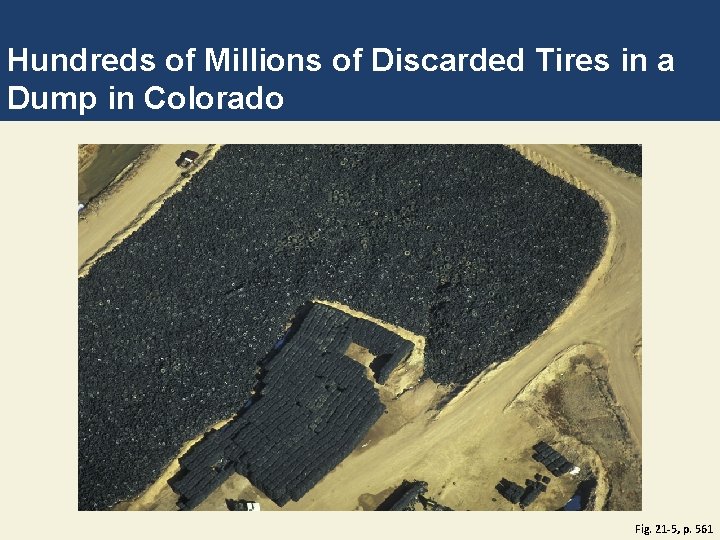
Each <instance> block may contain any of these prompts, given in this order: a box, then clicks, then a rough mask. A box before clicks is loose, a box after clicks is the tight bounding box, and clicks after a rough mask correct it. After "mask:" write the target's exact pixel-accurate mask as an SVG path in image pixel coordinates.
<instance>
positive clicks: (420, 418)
mask: <svg viewBox="0 0 720 540" xmlns="http://www.w3.org/2000/svg"><path fill="white" fill-rule="evenodd" d="M514 148H515V149H516V150H518V151H519V152H521V153H522V154H523V155H524V156H526V157H527V158H529V159H531V160H533V161H534V162H536V163H538V164H539V165H541V166H543V167H544V168H546V169H548V170H549V171H550V172H552V173H553V174H557V175H558V176H561V177H562V178H564V179H565V180H567V181H569V182H571V183H573V184H575V185H577V186H578V187H580V188H581V189H584V190H586V191H587V192H588V193H590V194H591V195H592V196H593V197H595V198H597V199H598V200H599V201H600V202H601V204H602V205H603V208H604V210H605V212H606V214H607V216H608V223H609V226H610V235H609V238H608V243H607V246H606V250H605V253H604V255H603V258H602V259H601V261H600V263H599V264H598V266H597V268H596V269H595V270H594V272H593V273H592V274H591V276H590V277H589V279H588V281H587V283H586V285H585V287H584V288H583V289H582V290H581V292H580V293H579V294H578V296H577V297H576V299H575V300H574V301H573V303H572V304H571V305H570V306H569V307H568V308H567V310H566V311H565V312H564V313H563V314H561V316H560V317H558V319H557V320H556V321H555V322H554V323H553V324H552V325H551V326H550V327H549V328H548V329H547V330H546V331H545V332H544V333H543V334H542V335H540V336H539V337H538V338H537V339H536V340H535V341H533V342H532V343H531V344H529V345H528V346H527V347H525V348H524V349H523V350H521V351H519V352H518V353H517V354H516V355H515V356H514V357H512V358H511V359H509V360H508V361H506V362H504V363H502V364H500V365H499V366H495V367H492V368H490V369H488V370H487V371H486V372H485V373H483V374H481V375H480V376H479V377H477V378H476V379H475V380H474V381H472V382H471V383H470V384H468V385H467V386H466V387H464V388H447V387H440V386H438V385H436V384H434V383H432V381H424V382H423V383H420V384H417V385H413V384H412V381H413V380H414V378H415V377H417V374H418V373H419V369H421V368H417V367H416V368H415V369H409V370H407V371H406V372H405V375H404V379H403V381H401V382H399V383H397V381H396V383H397V384H399V386H397V387H396V391H394V392H389V393H388V392H385V393H384V394H383V396H382V398H383V400H384V402H385V404H386V406H387V408H388V414H386V415H384V416H383V417H382V418H381V420H380V421H378V423H377V424H376V425H375V426H374V427H373V428H372V430H371V431H370V433H369V434H368V436H367V437H366V439H365V440H364V441H363V442H362V443H361V445H360V446H359V447H358V448H357V449H356V450H355V451H354V452H353V453H352V454H351V455H350V456H349V457H348V458H347V459H345V460H344V461H343V462H342V463H341V464H340V465H339V466H338V467H337V468H336V469H335V470H333V471H332V472H331V473H330V474H328V475H327V476H326V477H325V478H324V479H323V480H322V481H321V482H320V483H318V484H317V485H316V486H315V488H313V489H312V490H311V491H310V492H309V493H308V494H307V495H306V496H305V497H303V499H301V500H300V501H299V502H290V503H289V504H287V505H285V506H284V507H283V510H353V509H357V510H372V509H374V508H376V507H377V505H378V504H380V502H382V501H383V500H384V499H385V498H386V497H387V496H388V495H389V494H390V493H391V492H392V491H393V489H394V488H396V487H397V486H398V485H399V484H400V483H401V482H402V480H403V479H408V480H413V479H419V480H425V481H426V482H428V484H429V493H428V495H429V496H430V497H431V498H433V499H434V500H436V501H437V502H439V503H441V504H443V505H446V506H450V507H452V508H454V509H456V510H466V509H467V510H516V511H517V510H519V507H518V506H517V505H512V504H510V503H509V502H507V501H505V500H504V499H503V498H502V497H501V496H500V495H499V494H498V493H497V491H495V485H496V484H497V482H498V481H499V480H500V478H501V477H506V478H508V479H510V480H512V481H515V482H516V483H518V484H520V485H523V483H524V480H525V479H526V478H532V477H533V475H534V474H535V473H537V472H543V473H545V474H547V471H544V470H543V468H542V466H541V465H539V464H537V463H536V462H534V461H533V460H532V459H531V457H530V456H531V455H532V450H531V446H532V445H533V444H534V443H536V442H537V441H538V440H540V439H544V440H546V441H548V442H550V443H553V444H554V445H555V446H556V447H557V449H558V450H560V451H562V452H563V453H564V454H565V455H566V456H567V457H568V458H570V459H571V460H574V462H576V463H577V464H578V465H580V466H581V467H582V469H583V471H584V473H586V474H587V473H592V474H593V475H595V476H596V477H597V478H598V482H599V484H598V489H597V494H596V497H597V501H596V505H595V509H601V508H603V507H604V508H608V509H635V508H637V507H638V506H639V504H640V486H639V481H640V480H639V478H640V462H639V460H640V447H641V442H642V425H641V350H642V349H641V281H640V280H641V266H640V261H641V182H640V181H639V180H637V179H633V178H629V177H627V175H620V174H618V172H617V171H616V170H613V169H612V168H610V167H608V166H607V165H606V164H604V163H602V162H600V161H597V160H593V159H591V158H590V157H589V156H588V155H587V153H586V152H584V151H583V150H582V149H581V148H580V147H579V146H567V145H527V146H514ZM183 149H184V147H183ZM173 161H174V160H173ZM134 193H136V194H135V197H130V199H133V198H134V199H136V201H135V206H136V207H139V208H144V207H145V206H147V199H144V200H142V194H141V192H140V191H138V192H134ZM138 198H139V199H140V200H139V201H138V200H137V199H138ZM108 215H109V216H112V215H113V214H108ZM125 215H126V217H125V218H123V219H125V220H127V219H128V217H129V216H127V212H126V213H125ZM123 219H120V220H119V221H118V223H120V224H121V223H122V222H123ZM130 221H132V217H130ZM118 223H116V224H115V227H116V228H117V226H118ZM105 228H106V232H105V234H106V236H107V235H108V234H110V235H111V236H112V234H113V233H112V230H110V229H112V227H111V226H110V224H109V223H106V224H105ZM116 230H117V229H116ZM85 238H87V237H85ZM84 241H85V242H86V241H87V240H84V238H83V236H81V237H80V244H81V251H83V247H82V246H83V242H84ZM84 252H85V253H88V252H89V250H88V249H87V248H85V249H84ZM81 260H82V258H81ZM419 338H420V337H419V336H418V339H419ZM578 347H580V348H581V349H578ZM578 351H581V352H578ZM349 354H351V355H352V356H353V357H354V358H355V359H356V360H358V361H361V362H363V363H365V362H367V361H368V358H367V357H366V356H363V355H364V354H365V353H364V352H363V351H362V350H350V351H349ZM564 362H569V364H567V366H570V365H572V370H571V372H570V374H567V373H566V372H567V371H568V370H570V367H565V366H566V364H564ZM415 365H416V366H417V365H418V364H417V360H416V364H415ZM558 366H560V368H562V369H561V371H558ZM583 366H584V367H583ZM606 367H607V371H606ZM566 375H567V379H564V378H563V377H566ZM565 380H567V384H565V382H564V381H565ZM403 390H404V391H403ZM570 390H572V391H570ZM199 435H200V434H199ZM186 448H187V446H186ZM623 463H625V465H626V467H625V469H624V470H621V468H622V465H623ZM176 464H177V461H176V460H175V461H173V463H171V464H170V465H169V469H168V471H171V470H172V468H173V467H174V466H176ZM168 471H166V474H164V475H163V476H162V478H161V479H159V481H158V482H156V483H155V484H154V485H153V486H151V487H150V488H149V490H148V491H147V492H146V493H144V494H143V495H142V496H141V497H140V498H138V499H137V500H135V501H132V502H127V503H122V504H120V505H118V506H117V509H148V510H149V509H167V510H169V509H173V508H174V503H175V500H176V496H175V495H174V494H173V493H172V491H170V489H169V488H168V487H167V484H166V481H167V478H169V476H172V474H170V473H169V472H168ZM576 487H577V479H576V478H573V477H570V476H568V475H566V476H565V477H562V478H559V479H556V478H553V480H552V482H551V483H550V485H549V487H548V491H547V493H544V494H543V495H542V496H541V497H540V498H539V499H538V501H537V502H536V503H535V504H533V505H532V506H531V507H530V509H531V510H554V509H557V508H559V507H560V506H562V505H563V504H564V503H565V502H566V501H567V500H568V499H569V498H570V496H571V495H572V494H573V492H574V490H575V488H576ZM237 498H244V499H249V500H257V501H260V502H261V503H262V507H263V510H276V509H278V508H277V507H276V506H275V505H274V504H273V503H272V502H271V501H269V500H267V499H266V498H265V497H264V496H263V495H262V494H261V493H259V492H257V490H255V489H254V488H253V486H252V485H250V483H249V482H248V481H247V480H246V479H245V478H243V477H241V476H239V475H233V476H231V477H230V478H229V479H228V480H227V481H226V482H225V483H224V484H223V485H222V486H221V487H220V488H219V489H218V490H216V491H215V492H214V493H213V494H212V495H211V496H210V497H209V498H208V499H207V500H206V501H205V502H204V503H203V504H202V505H200V507H199V508H198V509H200V510H221V509H225V508H226V499H237Z"/></svg>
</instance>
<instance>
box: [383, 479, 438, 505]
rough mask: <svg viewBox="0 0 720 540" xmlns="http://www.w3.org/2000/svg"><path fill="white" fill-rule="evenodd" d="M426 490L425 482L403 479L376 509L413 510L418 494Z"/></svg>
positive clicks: (420, 494) (422, 493)
mask: <svg viewBox="0 0 720 540" xmlns="http://www.w3.org/2000/svg"><path fill="white" fill-rule="evenodd" d="M427 490H428V485H427V482H423V481H422V480H413V481H412V482H410V481H408V480H403V482H402V484H400V486H399V487H398V488H397V489H396V490H395V491H393V492H392V493H391V494H390V496H389V497H388V498H387V499H385V501H384V502H383V503H382V504H381V505H380V506H378V508H377V509H378V510H379V511H392V512H398V511H407V510H415V503H416V502H418V498H419V497H420V496H422V495H424V494H425V493H427Z"/></svg>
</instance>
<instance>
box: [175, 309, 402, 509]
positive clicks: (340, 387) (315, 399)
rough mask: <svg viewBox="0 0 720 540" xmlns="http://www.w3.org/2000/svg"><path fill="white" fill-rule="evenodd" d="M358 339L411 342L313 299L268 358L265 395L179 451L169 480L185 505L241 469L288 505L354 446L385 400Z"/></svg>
mask: <svg viewBox="0 0 720 540" xmlns="http://www.w3.org/2000/svg"><path fill="white" fill-rule="evenodd" d="M351 342H355V343H359V344H362V345H364V346H366V347H368V348H370V349H371V350H375V351H378V352H380V353H384V354H387V355H389V356H390V357H391V358H394V357H396V356H397V355H398V354H399V355H400V357H407V356H408V355H409V354H410V352H412V343H410V342H408V341H406V340H404V339H402V338H401V337H400V336H397V335H396V334H393V333H392V332H389V331H387V330H385V329H384V328H382V327H379V326H377V325H375V324H373V323H368V321H365V320H362V319H356V318H354V317H351V316H349V315H347V314H345V313H343V312H341V311H339V310H336V309H333V308H331V307H328V306H325V305H322V304H314V305H313V306H312V307H311V308H310V310H309V312H307V313H306V314H304V316H303V319H302V321H301V322H300V323H299V324H298V325H297V328H294V329H291V335H290V336H289V337H288V338H287V339H286V340H285V342H284V344H283V345H282V348H280V349H279V350H278V351H277V352H276V354H274V355H272V356H271V357H270V358H269V359H268V360H267V361H266V362H264V363H263V364H262V371H261V376H260V382H259V385H258V387H259V388H261V391H260V396H259V397H258V398H257V401H256V402H255V403H253V404H252V405H250V406H249V407H248V408H246V409H245V410H244V411H242V412H241V413H240V414H239V415H238V416H237V417H236V418H234V419H233V420H232V421H231V422H230V423H228V424H226V425H225V426H223V427H222V428H221V429H219V430H217V431H212V432H210V433H208V434H207V436H206V437H205V438H204V439H203V440H202V441H200V442H199V443H198V444H196V445H195V446H193V447H192V448H191V449H190V451H189V452H187V453H186V454H185V455H184V456H183V457H182V458H181V459H180V466H181V470H180V472H179V473H178V474H177V475H176V477H175V478H173V479H172V480H171V481H170V485H171V487H172V488H173V489H174V490H175V491H176V492H177V493H179V494H180V499H179V501H178V506H179V508H180V509H183V510H190V509H192V508H195V507H196V506H197V505H198V504H199V503H201V502H202V501H203V500H204V499H205V498H206V497H207V496H208V495H209V494H210V493H211V492H212V491H213V490H214V489H215V488H217V486H219V485H220V484H221V483H222V482H223V481H225V479H227V477H228V476H230V474H232V473H233V472H238V473H240V474H242V475H244V476H246V477H247V478H248V479H249V480H250V481H251V482H252V484H253V485H254V486H255V487H256V488H258V489H259V490H261V491H262V492H263V493H264V494H265V495H267V496H268V497H269V498H270V499H272V500H273V501H274V502H275V503H276V504H278V505H279V506H283V505H284V504H286V503H287V502H288V501H290V500H294V501H298V500H300V499H301V498H302V497H303V495H305V494H306V493H307V492H308V491H309V490H310V489H311V488H312V487H313V486H314V485H315V484H317V482H319V481H320V480H321V479H322V478H323V477H324V476H325V475H326V474H327V473H328V472H330V471H331V470H332V469H334V468H335V467H336V466H337V465H338V464H339V463H340V462H341V461H342V460H343V459H344V458H345V457H346V456H347V455H348V454H350V452H352V450H353V449H354V448H355V447H356V446H357V444H358V443H359V442H360V441H361V440H362V438H363V437H364V436H365V434H366V433H367V431H368V430H369V429H370V427H371V426H372V425H373V424H374V423H375V422H376V421H377V419H378V418H379V417H380V416H381V415H382V413H383V412H384V410H385V408H384V406H383V405H382V403H381V402H380V399H379V396H378V393H377V391H376V390H375V387H374V385H373V383H372V382H370V381H369V380H368V378H367V377H366V375H365V368H364V367H363V366H362V365H361V364H359V363H357V362H355V361H354V360H352V359H350V358H348V357H346V356H344V354H343V353H344V352H345V350H346V349H347V347H348V345H349V344H350V343H351ZM408 343H410V348H409V350H408V348H407V344H408Z"/></svg>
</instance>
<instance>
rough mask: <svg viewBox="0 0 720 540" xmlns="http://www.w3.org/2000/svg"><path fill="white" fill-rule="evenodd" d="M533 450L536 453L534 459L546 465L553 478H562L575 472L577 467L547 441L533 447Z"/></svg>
mask: <svg viewBox="0 0 720 540" xmlns="http://www.w3.org/2000/svg"><path fill="white" fill-rule="evenodd" d="M533 449H534V450H535V453H534V454H533V456H532V458H533V459H534V460H535V461H537V462H539V463H542V464H543V465H545V467H547V470H548V471H550V472H551V473H552V474H553V476H562V475H563V474H565V473H568V472H570V471H571V470H573V468H574V467H575V465H573V464H572V463H570V462H569V461H568V460H567V459H565V457H564V456H563V455H562V454H561V453H560V452H558V451H557V450H555V449H553V447H552V446H550V445H549V444H548V443H546V442H545V441H540V442H539V443H537V444H536V445H534V446H533Z"/></svg>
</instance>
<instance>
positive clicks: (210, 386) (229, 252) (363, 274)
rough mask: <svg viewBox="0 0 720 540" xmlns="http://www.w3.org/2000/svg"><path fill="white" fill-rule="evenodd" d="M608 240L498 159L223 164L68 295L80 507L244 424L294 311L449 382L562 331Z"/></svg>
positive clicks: (533, 171) (489, 149) (590, 207)
mask: <svg viewBox="0 0 720 540" xmlns="http://www.w3.org/2000/svg"><path fill="white" fill-rule="evenodd" d="M606 233H607V229H606V226H605V218H604V215H603V213H602V211H601V209H600V206H599V205H598V203H597V202H596V201H595V200H594V199H592V198H590V197H589V196H588V195H586V194H585V193H583V192H582V191H580V190H578V189H576V188H575V187H573V186H571V185H569V184H568V183H566V182H564V181H563V180H561V179H559V178H557V177H554V176H551V175H550V174H549V173H547V172H546V171H544V170H543V169H541V168H539V167H537V166H535V165H534V164H532V163H531V162H530V161H528V160H526V159H524V158H522V157H521V156H520V155H519V154H517V153H516V152H514V151H512V150H509V149H508V148H506V147H503V146H471V145H458V146H439V145H437V146H394V145H389V146H373V145H369V146H309V145H297V146H282V145H268V146H262V145H258V146H226V147H223V148H222V149H221V150H220V151H219V152H218V154H217V155H216V157H215V158H214V159H213V160H212V161H210V162H209V163H208V164H207V165H206V166H205V167H204V168H203V169H201V170H200V171H199V172H198V173H196V175H195V176H194V177H193V179H192V181H191V182H190V183H189V184H188V185H187V186H186V187H185V188H184V189H183V190H182V191H181V192H180V193H178V194H177V195H175V196H174V197H172V198H171V199H169V200H168V201H167V202H166V203H165V204H164V205H163V207H162V208H161V209H160V210H159V211H158V212H157V214H155V215H154V216H153V217H152V219H150V220H149V221H148V222H147V223H146V224H145V225H143V227H142V228H141V229H140V230H139V231H137V232H136V233H134V234H133V235H132V236H130V237H129V238H128V239H126V240H125V241H124V242H123V243H122V244H120V245H119V246H118V247H117V248H115V249H114V250H113V251H112V252H110V253H108V254H107V255H105V256H104V257H103V258H102V259H100V260H99V261H98V262H97V263H96V264H95V265H94V266H93V268H92V270H91V271H90V273H89V275H88V276H87V277H85V278H83V279H81V280H80V281H79V305H80V309H79V327H78V331H79V343H78V346H79V370H78V371H79V387H78V399H79V441H78V443H79V507H80V508H82V509H98V508H107V507H109V506H110V505H112V504H113V503H115V502H117V501H118V500H122V499H127V498H129V497H132V496H135V495H137V494H138V493H139V492H141V491H142V490H143V489H144V488H145V487H146V486H147V485H148V484H149V483H150V482H152V481H153V480H154V479H155V478H157V476H158V475H159V474H160V472H161V471H162V469H163V468H164V467H165V466H166V465H167V464H168V462H169V461H170V460H171V459H172V458H173V456H174V455H176V454H177V452H178V450H179V448H180V447H181V445H182V444H183V443H184V442H185V441H187V440H189V439H192V438H194V437H196V436H197V434H198V433H202V432H203V431H205V430H207V427H208V426H209V425H212V424H213V423H214V422H216V421H218V420H220V419H221V418H225V417H227V416H229V415H231V414H232V413H234V412H236V411H238V410H240V408H241V406H242V403H243V402H244V401H245V400H246V399H247V397H248V396H249V392H250V391H251V389H252V388H253V386H254V384H255V382H256V379H255V369H256V367H257V364H258V362H260V361H261V360H262V359H263V357H264V356H265V355H266V353H267V351H268V350H270V349H271V348H272V346H273V344H274V343H275V341H276V340H277V339H278V338H279V337H280V336H279V333H278V329H280V328H282V325H283V324H284V323H285V322H286V321H287V320H288V319H289V318H290V317H291V316H292V314H293V312H294V310H295V309H296V307H297V306H298V305H301V304H302V303H303V302H305V301H306V300H307V299H309V298H322V299H327V300H332V301H337V302H341V303H343V304H346V305H349V306H351V307H353V308H354V309H357V310H359V311H362V312H364V313H369V314H372V315H373V316H374V317H377V318H379V319H381V320H384V321H387V322H390V323H392V324H395V325H397V326H400V327H403V328H407V329H408V330H410V331H412V332H414V333H416V334H420V335H425V336H427V343H426V349H425V366H424V369H425V376H426V377H429V378H431V379H432V380H433V381H435V382H438V383H460V384H461V383H464V382H467V381H469V380H470V379H472V378H473V377H474V376H476V375H477V374H478V373H480V372H481V371H482V370H483V369H484V368H485V367H487V366H488V365H489V364H491V363H493V362H496V361H502V360H504V359H506V358H508V357H510V356H512V354H514V353H515V352H516V351H517V350H519V349H520V348H522V347H523V346H525V345H526V344H527V343H529V342H530V341H532V340H533V339H534V338H535V337H537V336H538V335H539V334H540V333H541V332H542V331H543V330H544V329H545V328H546V327H547V326H548V325H549V324H550V323H551V322H552V321H553V320H554V319H555V318H556V317H557V316H558V314H559V313H560V312H561V311H562V310H563V309H564V308H565V307H566V306H567V305H568V303H569V302H570V301H571V300H572V298H573V297H574V296H575V294H576V292H577V291H578V289H579V288H580V287H581V286H582V284H583V283H584V282H585V280H586V278H587V276H588V274H589V273H590V271H591V270H592V269H593V267H594V266H595V264H596V262H597V260H598V259H599V257H600V255H601V252H602V249H603V246H604V243H605V238H606ZM388 361H389V359H388ZM381 367H382V366H378V370H377V371H376V376H377V377H378V380H382V379H383V378H384V376H385V375H384V374H383V373H382V372H381ZM390 367H392V366H391V365H390Z"/></svg>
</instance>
